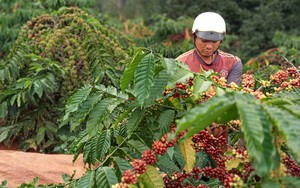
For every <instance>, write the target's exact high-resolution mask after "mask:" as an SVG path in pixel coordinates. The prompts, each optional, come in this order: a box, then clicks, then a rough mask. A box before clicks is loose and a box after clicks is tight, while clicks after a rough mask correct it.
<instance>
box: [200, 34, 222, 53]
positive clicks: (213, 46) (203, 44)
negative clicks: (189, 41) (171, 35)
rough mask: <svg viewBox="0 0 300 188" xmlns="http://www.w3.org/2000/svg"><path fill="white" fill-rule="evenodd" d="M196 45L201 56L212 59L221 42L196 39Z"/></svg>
mask: <svg viewBox="0 0 300 188" xmlns="http://www.w3.org/2000/svg"><path fill="white" fill-rule="evenodd" d="M195 38H196V39H195V45H196V48H197V50H198V53H200V54H199V55H201V56H203V57H210V56H212V55H213V53H214V52H215V51H216V50H217V49H218V48H219V46H220V43H221V41H212V40H205V39H200V38H198V37H195Z"/></svg>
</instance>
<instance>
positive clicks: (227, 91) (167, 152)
mask: <svg viewBox="0 0 300 188" xmlns="http://www.w3.org/2000/svg"><path fill="white" fill-rule="evenodd" d="M291 72H293V73H295V74H290V73H291ZM299 79H300V77H299V73H298V72H297V70H296V69H294V70H293V71H292V69H289V70H287V71H282V70H281V69H280V68H279V69H278V72H275V73H274V75H271V76H270V85H264V84H263V83H262V82H260V81H259V80H255V78H254V76H253V74H250V73H245V74H244V75H243V79H242V82H241V86H240V87H239V86H237V85H236V84H229V85H227V84H226V80H225V79H224V78H220V77H219V76H218V75H217V74H216V73H214V72H202V73H191V72H190V71H189V69H188V68H187V67H186V66H185V65H184V64H182V63H180V62H177V61H175V60H174V59H168V58H164V57H163V56H160V55H159V54H155V53H153V52H152V51H150V50H147V49H138V50H136V52H135V54H134V56H133V57H132V60H131V62H130V63H128V64H127V65H126V69H125V71H124V73H123V75H122V77H121V80H120V88H121V90H118V89H117V88H116V87H112V86H109V87H106V86H104V85H98V86H85V87H83V88H81V89H79V90H78V91H77V92H75V93H74V95H72V96H71V98H70V100H69V101H68V104H67V106H66V108H65V115H64V116H63V118H62V122H63V124H69V125H70V127H73V129H74V130H77V129H82V130H83V131H82V132H81V133H80V134H79V135H78V137H77V138H76V140H75V142H73V144H72V147H71V149H72V151H73V152H74V153H75V157H74V160H76V159H77V157H78V155H79V154H81V153H83V160H84V162H85V163H87V164H88V165H89V167H90V168H89V170H87V172H86V174H84V175H83V176H82V177H81V178H80V179H78V180H73V181H70V182H67V184H68V185H69V186H70V187H87V186H89V187H112V186H113V187H218V186H224V187H245V186H266V185H270V184H272V185H274V186H288V187H293V186H294V187H297V186H298V185H299V176H300V168H299V166H298V163H299V159H300V148H299V139H298V137H299V134H298V133H299V128H298V126H297V124H298V122H299V113H298V111H297V109H298V108H299V86H300V85H299V81H300V80H299ZM283 82H288V83H289V85H290V86H289V87H286V85H285V84H282V83H283ZM280 83H281V84H280ZM278 84H279V85H280V86H279V85H278ZM260 87H273V89H270V90H268V91H267V90H261V89H257V88H260ZM274 87H278V88H279V89H277V90H276V89H274Z"/></svg>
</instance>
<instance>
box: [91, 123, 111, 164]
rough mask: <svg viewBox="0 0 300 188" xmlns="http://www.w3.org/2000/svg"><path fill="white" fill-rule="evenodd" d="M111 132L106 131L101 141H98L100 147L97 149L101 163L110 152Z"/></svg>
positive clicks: (102, 134) (100, 138)
mask: <svg viewBox="0 0 300 188" xmlns="http://www.w3.org/2000/svg"><path fill="white" fill-rule="evenodd" d="M110 140H111V132H110V130H109V129H108V130H105V131H103V132H102V133H101V135H100V137H99V140H98V143H97V145H98V147H97V149H96V151H95V152H96V153H97V158H98V159H99V160H100V161H101V160H102V159H103V158H104V157H105V155H106V153H107V152H108V150H109V148H110V146H111V142H110Z"/></svg>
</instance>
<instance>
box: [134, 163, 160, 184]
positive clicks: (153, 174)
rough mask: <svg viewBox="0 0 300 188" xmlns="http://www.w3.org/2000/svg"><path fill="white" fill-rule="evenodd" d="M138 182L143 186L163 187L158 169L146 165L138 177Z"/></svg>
mask: <svg viewBox="0 0 300 188" xmlns="http://www.w3.org/2000/svg"><path fill="white" fill-rule="evenodd" d="M138 180H139V182H140V183H141V184H142V185H143V187H144V188H164V187H165V186H164V181H163V178H162V176H160V175H159V171H158V170H156V168H155V167H153V166H150V165H147V170H146V172H145V173H144V174H142V175H141V176H139V177H138Z"/></svg>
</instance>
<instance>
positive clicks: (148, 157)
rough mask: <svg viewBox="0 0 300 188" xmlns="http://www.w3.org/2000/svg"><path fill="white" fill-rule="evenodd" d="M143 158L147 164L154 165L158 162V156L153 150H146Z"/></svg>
mask: <svg viewBox="0 0 300 188" xmlns="http://www.w3.org/2000/svg"><path fill="white" fill-rule="evenodd" d="M142 157H143V160H144V161H145V162H146V164H149V165H153V164H155V162H156V155H155V153H154V151H152V150H145V151H144V153H143V155H142Z"/></svg>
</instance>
